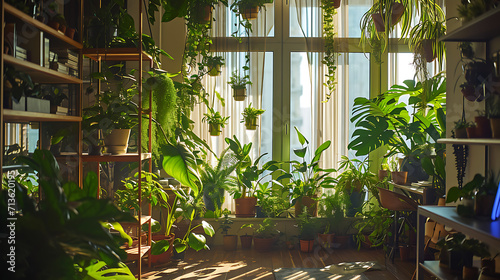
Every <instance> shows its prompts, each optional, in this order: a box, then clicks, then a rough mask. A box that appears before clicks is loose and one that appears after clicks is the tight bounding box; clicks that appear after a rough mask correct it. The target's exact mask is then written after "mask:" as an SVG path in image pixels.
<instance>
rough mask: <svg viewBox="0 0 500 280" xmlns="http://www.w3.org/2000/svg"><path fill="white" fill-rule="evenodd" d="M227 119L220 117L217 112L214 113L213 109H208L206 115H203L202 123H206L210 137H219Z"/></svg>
mask: <svg viewBox="0 0 500 280" xmlns="http://www.w3.org/2000/svg"><path fill="white" fill-rule="evenodd" d="M228 120H229V117H224V118H223V117H222V116H221V114H220V113H219V112H216V111H215V110H214V109H213V108H211V107H209V108H208V113H206V114H205V116H204V117H203V119H202V121H204V122H207V123H208V131H209V132H210V135H211V136H219V135H220V133H221V128H224V126H225V125H226V123H227V121H228Z"/></svg>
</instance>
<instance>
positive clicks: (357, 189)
mask: <svg viewBox="0 0 500 280" xmlns="http://www.w3.org/2000/svg"><path fill="white" fill-rule="evenodd" d="M339 169H340V170H343V171H342V173H340V174H339V176H337V178H336V179H337V186H336V188H335V189H336V191H338V192H341V193H345V194H347V195H348V196H349V199H350V204H349V205H348V207H347V211H346V215H347V216H348V217H354V215H355V214H356V212H357V211H358V210H359V209H360V208H361V205H362V204H363V202H364V198H365V196H366V192H365V187H366V189H367V190H368V191H370V192H371V193H374V194H375V195H377V196H378V192H377V191H376V186H375V185H376V183H377V177H376V176H375V174H373V173H372V172H370V170H369V164H368V158H365V160H363V161H360V160H358V159H349V158H348V157H346V156H342V158H341V161H340V162H339Z"/></svg>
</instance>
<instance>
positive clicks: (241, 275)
mask: <svg viewBox="0 0 500 280" xmlns="http://www.w3.org/2000/svg"><path fill="white" fill-rule="evenodd" d="M354 261H376V262H377V263H378V264H379V265H380V266H381V267H382V269H380V270H374V271H367V272H365V273H364V275H365V276H366V277H367V278H368V279H369V280H381V279H384V280H385V279H387V280H399V279H401V280H406V279H407V280H410V279H411V276H412V274H413V271H414V270H415V261H408V262H402V261H401V260H399V259H398V258H396V259H395V263H394V264H391V263H390V262H387V264H386V263H385V257H384V251H383V250H381V249H361V250H359V251H358V250H356V249H324V248H320V247H316V248H315V249H314V251H313V252H311V253H303V252H300V250H299V249H298V248H295V249H292V250H288V249H275V250H272V251H270V252H265V253H261V252H257V251H255V250H254V249H250V250H241V249H239V250H237V251H233V252H227V251H224V249H223V247H217V246H216V247H213V248H212V249H211V250H209V251H205V250H202V251H199V252H195V251H192V250H189V251H187V252H186V255H185V259H184V260H183V261H178V262H177V261H175V262H170V263H169V264H167V265H163V266H157V267H153V268H148V267H147V266H143V274H145V277H143V279H146V280H155V279H169V280H195V279H196V280H211V279H217V280H224V279H234V280H247V279H248V280H274V276H273V273H272V271H273V270H274V269H277V268H281V267H313V268H322V267H325V266H327V265H331V264H337V263H341V262H354ZM386 265H387V267H386ZM131 269H132V270H133V269H134V266H131Z"/></svg>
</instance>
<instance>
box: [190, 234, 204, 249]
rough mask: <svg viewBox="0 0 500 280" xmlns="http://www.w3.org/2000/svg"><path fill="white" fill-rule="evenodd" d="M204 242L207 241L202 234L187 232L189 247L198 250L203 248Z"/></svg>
mask: <svg viewBox="0 0 500 280" xmlns="http://www.w3.org/2000/svg"><path fill="white" fill-rule="evenodd" d="M206 243H207V239H206V238H205V236H204V235H202V234H197V233H194V232H191V233H190V234H189V237H188V244H189V247H191V248H193V249H194V250H196V251H199V250H201V249H204V248H205V244H206Z"/></svg>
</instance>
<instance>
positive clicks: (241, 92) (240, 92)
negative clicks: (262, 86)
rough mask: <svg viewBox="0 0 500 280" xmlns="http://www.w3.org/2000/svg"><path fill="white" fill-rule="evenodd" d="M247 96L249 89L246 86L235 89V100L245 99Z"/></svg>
mask: <svg viewBox="0 0 500 280" xmlns="http://www.w3.org/2000/svg"><path fill="white" fill-rule="evenodd" d="M246 97H247V89H246V88H240V89H233V98H234V101H245V98H246Z"/></svg>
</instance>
